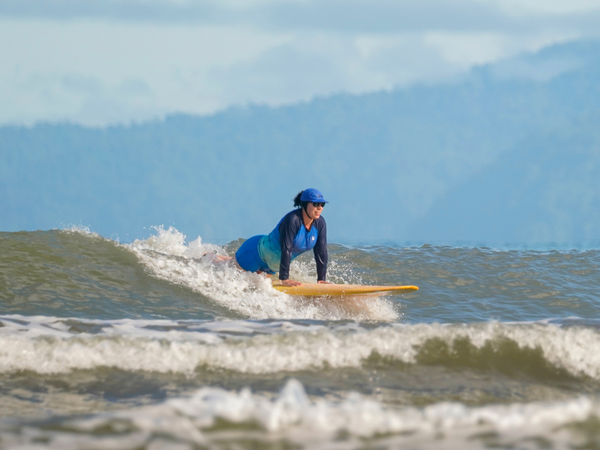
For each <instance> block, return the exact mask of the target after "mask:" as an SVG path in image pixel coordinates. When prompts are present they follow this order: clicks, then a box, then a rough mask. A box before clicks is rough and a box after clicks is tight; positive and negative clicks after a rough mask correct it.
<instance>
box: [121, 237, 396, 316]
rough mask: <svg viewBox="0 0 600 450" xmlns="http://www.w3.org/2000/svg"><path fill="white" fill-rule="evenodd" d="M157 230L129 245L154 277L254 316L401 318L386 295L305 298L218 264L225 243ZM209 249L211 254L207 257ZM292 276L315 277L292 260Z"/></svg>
mask: <svg viewBox="0 0 600 450" xmlns="http://www.w3.org/2000/svg"><path fill="white" fill-rule="evenodd" d="M156 231H157V234H156V235H155V236H152V237H150V238H148V239H146V240H143V241H140V240H137V241H135V242H133V243H132V244H130V245H128V246H127V248H129V249H130V250H132V251H133V252H135V254H136V255H137V256H138V258H139V259H140V261H141V262H142V263H143V264H144V265H145V266H146V267H147V268H148V270H149V271H150V273H152V274H153V275H154V276H156V277H158V278H161V279H164V280H167V281H169V282H171V283H175V284H179V285H183V286H187V287H188V288H190V289H192V290H194V291H196V292H199V293H201V294H203V295H204V296H206V297H208V298H210V299H212V300H213V301H216V302H218V303H219V304H221V305H223V306H225V307H227V308H229V309H231V310H232V311H236V312H237V313H240V314H242V315H244V316H246V317H249V318H253V319H270V318H273V319H319V320H339V319H352V320H377V321H386V322H394V321H397V320H398V319H399V316H400V315H399V312H398V310H397V304H396V303H394V301H393V300H391V299H390V298H387V297H369V298H365V297H360V296H357V297H351V298H345V299H343V300H341V299H337V300H336V299H331V298H317V299H306V298H298V297H292V296H289V295H287V294H283V293H281V292H278V291H276V290H275V289H273V287H272V285H271V281H270V280H269V278H267V277H266V276H264V275H258V274H255V273H248V272H244V271H241V270H239V269H237V268H236V267H234V266H233V264H230V263H219V262H217V261H215V257H214V256H212V255H215V254H216V255H220V256H226V255H225V252H224V249H223V248H222V247H219V246H216V245H213V244H205V243H203V242H202V240H201V238H197V239H196V240H194V241H192V242H190V243H189V244H186V237H185V236H184V235H183V234H181V233H179V232H178V231H177V230H175V229H174V228H169V229H167V230H165V229H164V228H157V229H156ZM205 254H207V257H202V256H203V255H205ZM291 277H292V278H294V279H297V280H299V281H302V282H307V283H309V282H313V283H314V282H315V281H316V280H315V279H314V278H312V277H311V271H310V269H309V268H307V267H306V265H305V264H301V263H300V264H299V263H297V262H294V263H292V267H291Z"/></svg>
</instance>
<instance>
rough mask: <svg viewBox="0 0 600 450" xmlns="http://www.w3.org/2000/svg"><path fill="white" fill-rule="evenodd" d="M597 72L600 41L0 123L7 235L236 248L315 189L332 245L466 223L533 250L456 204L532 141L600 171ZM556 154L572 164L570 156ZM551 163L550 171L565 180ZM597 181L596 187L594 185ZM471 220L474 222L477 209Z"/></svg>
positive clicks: (534, 148)
mask: <svg viewBox="0 0 600 450" xmlns="http://www.w3.org/2000/svg"><path fill="white" fill-rule="evenodd" d="M553 61H554V62H556V61H559V62H560V61H567V63H561V64H562V65H561V64H558V63H553ZM599 61H600V45H599V44H598V43H590V42H578V43H571V44H565V45H562V46H556V47H552V48H549V49H545V50H543V51H542V52H539V53H537V54H534V55H523V56H521V57H519V58H517V59H515V60H514V61H513V62H512V64H513V69H511V61H507V62H503V63H500V64H497V65H493V66H487V67H482V68H479V69H476V70H474V71H473V72H472V73H471V74H470V75H469V76H468V77H466V78H465V79H464V80H462V81H457V82H454V83H447V84H443V85H437V86H415V87H412V88H409V89H402V90H396V91H393V92H389V93H386V92H382V93H375V94H369V95H363V96H352V95H339V96H335V97H332V98H324V99H316V100H313V101H311V102H308V103H303V104H298V105H293V106H287V107H281V108H269V107H262V106H251V107H248V108H233V109H230V110H228V111H224V112H222V113H219V114H216V115H213V116H209V117H197V116H188V115H175V116H170V117H168V118H167V119H165V120H164V121H157V122H150V123H145V124H141V125H135V126H129V127H125V126H123V127H109V128H106V129H102V130H96V129H86V128H83V127H79V126H74V125H49V124H41V125H37V126H35V127H32V128H18V127H4V128H0V149H1V150H0V158H2V162H1V164H0V175H1V177H0V188H1V189H2V192H3V195H2V197H3V203H4V205H3V208H2V209H3V210H4V211H6V212H7V213H6V214H3V216H2V217H1V218H0V229H1V230H3V231H13V230H19V229H36V228H40V229H48V228H54V227H60V226H63V225H68V224H71V223H75V224H82V225H89V226H90V227H91V229H92V230H94V231H98V232H100V233H101V234H104V235H115V234H116V235H119V236H121V238H122V239H124V240H128V239H131V238H133V237H139V236H141V235H144V234H146V233H147V232H146V231H144V227H149V226H151V225H160V224H164V225H166V226H168V225H172V224H174V225H175V226H176V227H177V228H178V229H180V230H181V231H183V232H184V233H186V234H188V235H190V237H195V236H196V235H201V236H203V237H204V238H206V239H235V238H237V237H247V236H248V235H250V234H256V233H266V232H268V231H270V229H271V228H272V227H273V226H274V225H275V223H276V221H277V219H278V218H279V216H280V215H282V214H284V213H285V212H287V211H288V210H289V209H291V198H293V196H294V195H295V193H296V192H297V191H299V190H300V189H302V188H304V187H307V186H315V187H319V188H320V189H322V190H323V191H325V192H326V194H327V196H328V197H330V200H331V201H332V204H331V205H330V207H328V208H327V210H326V212H325V216H326V217H327V220H328V223H329V225H330V227H329V228H330V234H331V238H332V239H333V240H335V239H336V238H337V239H340V240H344V239H357V240H361V239H364V240H369V239H396V240H404V239H406V238H411V239H415V240H420V239H427V240H436V239H437V240H439V239H450V238H455V239H463V238H462V237H461V235H460V234H456V233H455V234H452V233H450V230H451V229H453V227H455V225H456V227H458V226H459V225H458V224H462V225H460V226H461V227H463V229H464V232H465V234H466V235H467V236H474V235H476V234H477V233H480V232H481V233H483V234H481V236H482V239H487V240H497V239H504V236H507V237H506V239H513V238H514V239H517V238H518V239H530V236H531V235H532V233H528V232H518V233H508V234H507V232H506V231H502V230H498V231H493V230H492V229H491V228H489V227H488V228H487V231H481V230H482V225H481V223H480V222H481V221H478V220H471V221H468V222H467V225H472V227H471V228H472V229H471V228H469V227H468V226H467V225H465V224H464V221H461V220H462V219H461V218H460V217H461V216H460V215H459V216H456V215H453V214H452V210H451V209H447V208H446V205H452V204H454V205H456V204H460V205H463V206H465V202H467V205H466V206H468V202H469V200H467V198H468V196H467V193H466V192H465V191H463V190H461V189H462V188H461V187H460V186H468V189H471V190H472V191H473V195H475V196H476V197H475V198H476V199H475V200H473V202H474V203H473V204H476V203H477V201H481V200H477V199H478V198H479V197H481V198H483V199H485V198H486V196H487V197H490V198H492V197H491V196H493V195H495V194H494V192H495V191H494V190H493V189H492V187H491V186H492V185H493V183H494V182H497V183H499V184H500V185H502V184H503V183H506V182H508V181H506V179H505V178H502V177H495V175H494V174H495V172H498V173H504V172H506V170H507V169H506V165H507V164H509V163H508V162H507V160H506V158H509V159H510V158H517V159H518V157H517V156H514V155H518V154H519V152H520V151H521V149H522V148H524V146H527V145H529V146H528V147H527V149H528V150H527V151H528V152H529V153H531V155H532V156H531V158H533V159H535V155H536V154H537V153H536V152H543V149H544V147H543V145H542V146H540V145H541V144H526V143H532V142H537V143H539V142H542V141H543V140H544V139H547V137H548V136H554V135H560V136H562V138H561V142H563V144H560V145H564V146H568V145H570V141H569V136H577V139H578V142H580V141H581V142H582V143H580V144H578V145H579V147H578V148H579V149H580V150H578V151H580V153H581V155H582V158H583V159H584V160H585V158H591V159H590V161H595V159H594V158H595V157H592V156H590V155H591V154H588V153H589V152H588V150H589V151H591V152H592V153H593V148H595V147H594V145H595V142H597V141H596V140H595V139H596V138H595V136H596V134H595V133H594V127H593V118H594V117H596V116H595V114H596V113H597V111H598V106H597V105H599V104H600V103H599V102H600V90H599V88H598V80H599V77H598V74H599V73H600V71H599V67H600V64H599ZM536 64H537V65H538V66H540V67H546V68H548V67H550V66H552V64H554V66H557V64H558V66H560V67H559V69H560V70H559V72H558V74H557V73H555V72H556V70H558V69H555V68H553V70H554V72H553V76H552V77H550V78H549V79H547V80H546V79H544V77H543V76H541V75H540V76H539V78H540V79H541V81H536V80H535V79H533V78H532V77H531V76H529V77H528V76H525V75H526V74H525V75H524V74H523V69H522V68H521V69H519V70H521V72H518V70H517V72H518V73H517V74H516V75H515V73H512V75H511V70H513V72H515V70H516V69H515V67H516V68H517V69H518V68H519V67H523V66H525V67H528V68H529V69H531V67H535V65H536ZM558 66H557V67H558ZM561 70H562V72H560V71H561ZM586 136H589V138H590V142H591V143H593V145H592V144H590V145H591V146H590V147H589V148H588V147H586V145H585V139H586ZM549 139H550V140H552V138H549ZM557 145H558V144H557ZM554 151H555V153H556V155H558V156H557V157H556V158H558V160H560V155H562V153H561V152H563V151H564V149H563V148H562V147H560V148H559V147H557V148H556V149H555V150H554ZM529 153H528V154H529ZM502 155H504V156H502ZM511 155H513V156H511ZM556 158H555V159H556ZM552 161H554V160H552ZM548 164H549V165H548V167H546V166H544V167H545V168H544V170H553V169H552V167H553V166H552V163H551V162H550V161H549V162H548ZM582 164H584V163H582ZM496 165H498V166H497V167H498V168H496V169H494V167H495V166H496ZM551 166H552V167H551ZM584 166H585V164H584ZM523 176H524V175H523ZM565 176H566V177H567V179H568V174H567V175H565ZM543 178H544V176H543V174H542V175H541V179H543ZM478 180H479V181H478ZM494 180H496V181H494ZM579 181H581V180H573V181H572V182H573V183H575V184H577V183H578V182H579ZM547 183H549V184H548V186H550V185H551V184H552V181H551V180H547ZM586 183H587V184H586ZM586 183H584V184H582V185H581V189H582V190H583V191H585V190H586V189H591V187H590V185H589V183H588V182H586ZM465 189H467V188H465ZM486 189H488V190H489V189H492V190H491V191H490V192H489V194H486V192H487V191H486ZM544 189H546V190H543V189H542V190H540V191H531V195H533V197H532V200H531V201H530V202H529V203H528V205H532V204H537V203H536V200H535V199H536V198H537V197H535V195H534V192H542V191H543V192H549V191H547V189H549V188H544ZM553 189H554V188H553ZM575 190H576V189H575ZM590 195H591V194H590ZM477 196H479V197H477ZM588 197H589V195H588ZM577 198H579V197H578V196H575V197H574V201H575V202H576V201H577ZM540 201H542V199H540ZM586 211H588V210H586V209H585V208H584V209H581V212H580V213H581V214H584V215H585V214H588V213H587V212H586ZM508 212H510V211H508ZM471 214H473V215H475V216H477V214H478V212H477V208H475V207H474V208H473V211H472V213H471ZM529 214H533V210H532V209H531V208H529ZM557 217H558V216H556V214H555V215H554V216H552V215H550V216H548V219H547V220H555V221H556V220H559V219H558V218H557ZM594 218H595V216H593V217H592V216H589V215H588V216H587V217H586V218H584V219H582V221H581V222H582V223H585V222H586V221H587V220H593V219H594ZM442 219H443V220H442ZM532 220H533V219H532ZM545 220H546V219H544V220H542V219H541V216H540V217H539V218H537V219H535V220H534V221H533V222H531V223H544V221H545ZM453 221H454V222H453ZM483 223H485V221H484V222H483ZM528 223H529V222H528ZM436 224H437V228H436ZM530 225H531V224H530ZM465 226H467V228H464V227H465ZM507 226H508V225H507ZM528 226H529V225H528ZM531 226H534V225H531ZM474 227H477V228H474ZM510 227H511V229H514V225H510ZM534 228H535V227H534ZM588 228H589V227H588ZM483 229H484V230H485V229H486V228H485V226H484V227H483ZM409 230H410V232H409ZM589 230H591V231H589V232H586V233H584V235H585V236H587V237H586V238H593V237H594V233H596V231H594V230H595V228H594V227H592V228H589ZM486 233H489V235H488V234H486ZM552 233H554V232H548V233H547V234H548V236H552V235H553V234H552ZM561 233H562V234H559V235H560V236H563V237H565V238H569V236H570V235H569V232H561ZM534 234H535V233H534ZM555 234H556V233H555ZM599 234H600V233H599ZM559 235H557V236H559ZM501 236H502V237H501Z"/></svg>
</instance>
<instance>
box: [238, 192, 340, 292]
mask: <svg viewBox="0 0 600 450" xmlns="http://www.w3.org/2000/svg"><path fill="white" fill-rule="evenodd" d="M325 203H329V202H328V201H327V200H325V199H324V198H323V194H321V192H319V191H318V190H316V189H305V190H304V191H302V192H300V193H299V194H298V195H296V197H295V198H294V207H296V209H295V210H293V211H290V212H289V213H287V214H286V215H285V216H284V217H283V218H282V219H281V220H280V221H279V223H278V224H277V226H276V227H275V229H274V230H273V231H271V233H270V234H268V235H258V236H253V237H251V238H249V239H247V240H246V241H245V242H244V243H243V244H242V246H241V247H240V248H239V249H238V251H237V252H236V253H235V257H234V261H235V262H236V263H237V265H239V266H240V267H241V268H242V269H243V270H246V271H248V272H257V273H262V272H265V273H267V274H274V273H276V272H279V280H280V281H281V283H282V284H284V285H286V286H300V285H301V284H302V283H300V282H299V281H294V280H290V279H289V275H290V262H291V261H292V260H293V259H294V258H296V257H297V256H298V255H300V254H302V253H304V252H306V251H308V250H311V249H312V250H313V253H314V255H315V262H316V263H317V280H318V282H319V283H328V282H327V281H326V278H327V225H326V224H325V219H324V218H323V217H322V216H321V213H322V212H323V207H324V206H325Z"/></svg>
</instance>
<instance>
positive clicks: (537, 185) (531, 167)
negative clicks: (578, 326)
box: [407, 113, 600, 244]
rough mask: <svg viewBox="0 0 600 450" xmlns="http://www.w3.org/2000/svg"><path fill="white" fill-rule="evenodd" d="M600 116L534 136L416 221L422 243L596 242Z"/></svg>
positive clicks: (599, 230) (599, 231) (599, 234)
mask: <svg viewBox="0 0 600 450" xmlns="http://www.w3.org/2000/svg"><path fill="white" fill-rule="evenodd" d="M599 123H600V113H599V114H596V115H595V116H590V117H586V118H583V119H582V121H581V122H580V123H578V124H576V125H574V126H573V127H571V128H570V129H568V130H557V131H554V132H551V133H549V134H547V135H543V136H535V137H532V138H530V139H528V140H526V141H524V142H522V143H520V144H519V145H518V146H517V148H516V149H515V150H513V151H511V152H509V153H507V154H504V155H502V156H501V157H500V158H498V160H497V161H496V162H495V163H494V164H491V165H489V166H487V167H486V168H485V169H484V170H483V171H482V172H480V173H479V174H477V175H475V176H473V177H471V178H470V179H469V180H468V181H467V182H465V183H464V184H462V185H460V186H458V187H457V188H455V189H452V190H450V191H449V192H447V194H446V195H445V196H443V197H442V198H440V199H439V200H438V201H437V202H436V203H434V205H433V207H432V208H431V209H430V210H429V213H428V214H427V215H426V216H425V217H423V218H421V219H418V220H416V221H415V223H413V225H412V226H411V229H410V231H409V233H408V234H407V237H408V238H413V239H418V240H423V241H426V242H457V241H459V242H468V243H477V242H483V243H492V242H491V241H493V243H497V244H504V243H520V242H529V243H540V244H546V243H565V242H569V243H574V244H577V243H584V242H590V241H597V242H598V241H600V128H599V127H598V124H599Z"/></svg>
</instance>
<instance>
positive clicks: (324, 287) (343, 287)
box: [273, 282, 419, 297]
mask: <svg viewBox="0 0 600 450" xmlns="http://www.w3.org/2000/svg"><path fill="white" fill-rule="evenodd" d="M273 287H274V288H275V289H277V290H278V291H279V292H284V293H286V294H289V295H301V296H304V297H320V296H332V297H340V296H345V295H361V294H378V293H384V292H392V293H405V292H413V291H416V290H418V289H419V288H418V287H417V286H368V285H362V284H322V283H302V284H301V285H300V286H285V285H283V284H281V283H278V282H273Z"/></svg>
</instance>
